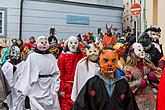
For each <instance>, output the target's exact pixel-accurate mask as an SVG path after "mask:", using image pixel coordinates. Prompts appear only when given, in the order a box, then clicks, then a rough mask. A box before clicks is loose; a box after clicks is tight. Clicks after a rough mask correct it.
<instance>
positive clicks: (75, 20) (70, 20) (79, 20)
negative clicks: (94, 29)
mask: <svg viewBox="0 0 165 110" xmlns="http://www.w3.org/2000/svg"><path fill="white" fill-rule="evenodd" d="M67 24H82V25H89V17H86V16H71V15H67Z"/></svg>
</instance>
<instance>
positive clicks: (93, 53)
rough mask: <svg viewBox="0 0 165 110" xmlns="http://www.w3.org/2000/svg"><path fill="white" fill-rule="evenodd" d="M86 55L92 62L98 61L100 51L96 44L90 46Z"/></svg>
mask: <svg viewBox="0 0 165 110" xmlns="http://www.w3.org/2000/svg"><path fill="white" fill-rule="evenodd" d="M86 54H87V57H88V58H89V59H90V60H91V61H96V60H97V59H98V56H99V49H98V48H97V46H96V44H89V45H88V48H86Z"/></svg>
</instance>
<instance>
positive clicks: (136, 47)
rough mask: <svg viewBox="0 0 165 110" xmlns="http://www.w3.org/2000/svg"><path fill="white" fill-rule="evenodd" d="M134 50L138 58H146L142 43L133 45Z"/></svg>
mask: <svg viewBox="0 0 165 110" xmlns="http://www.w3.org/2000/svg"><path fill="white" fill-rule="evenodd" d="M132 47H133V49H134V53H135V55H136V56H138V57H140V58H144V57H145V52H144V48H143V46H142V45H141V44H140V43H134V44H133V45H132Z"/></svg>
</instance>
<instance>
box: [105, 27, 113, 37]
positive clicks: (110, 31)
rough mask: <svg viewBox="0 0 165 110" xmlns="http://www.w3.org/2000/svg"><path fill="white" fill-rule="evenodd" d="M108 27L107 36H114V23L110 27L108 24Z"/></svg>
mask: <svg viewBox="0 0 165 110" xmlns="http://www.w3.org/2000/svg"><path fill="white" fill-rule="evenodd" d="M106 29H107V36H112V25H111V27H110V28H108V26H107V24H106Z"/></svg>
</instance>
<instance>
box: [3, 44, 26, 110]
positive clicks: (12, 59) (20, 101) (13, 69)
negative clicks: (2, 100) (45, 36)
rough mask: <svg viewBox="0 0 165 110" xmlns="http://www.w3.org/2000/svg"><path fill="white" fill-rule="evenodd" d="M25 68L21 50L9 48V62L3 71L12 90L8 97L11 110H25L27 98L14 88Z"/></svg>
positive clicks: (14, 47)
mask: <svg viewBox="0 0 165 110" xmlns="http://www.w3.org/2000/svg"><path fill="white" fill-rule="evenodd" d="M23 66H24V62H21V58H20V49H19V48H18V47H17V46H11V47H9V60H7V61H6V62H5V63H4V65H3V66H2V71H3V72H4V75H5V78H6V79H7V81H8V83H9V86H10V88H11V93H10V94H9V95H8V96H7V104H8V107H9V109H10V110H23V108H24V99H25V97H24V96H22V94H21V93H20V92H18V91H17V90H16V89H15V88H14V86H15V84H16V82H17V79H18V77H19V75H20V74H21V70H22V67H23Z"/></svg>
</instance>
